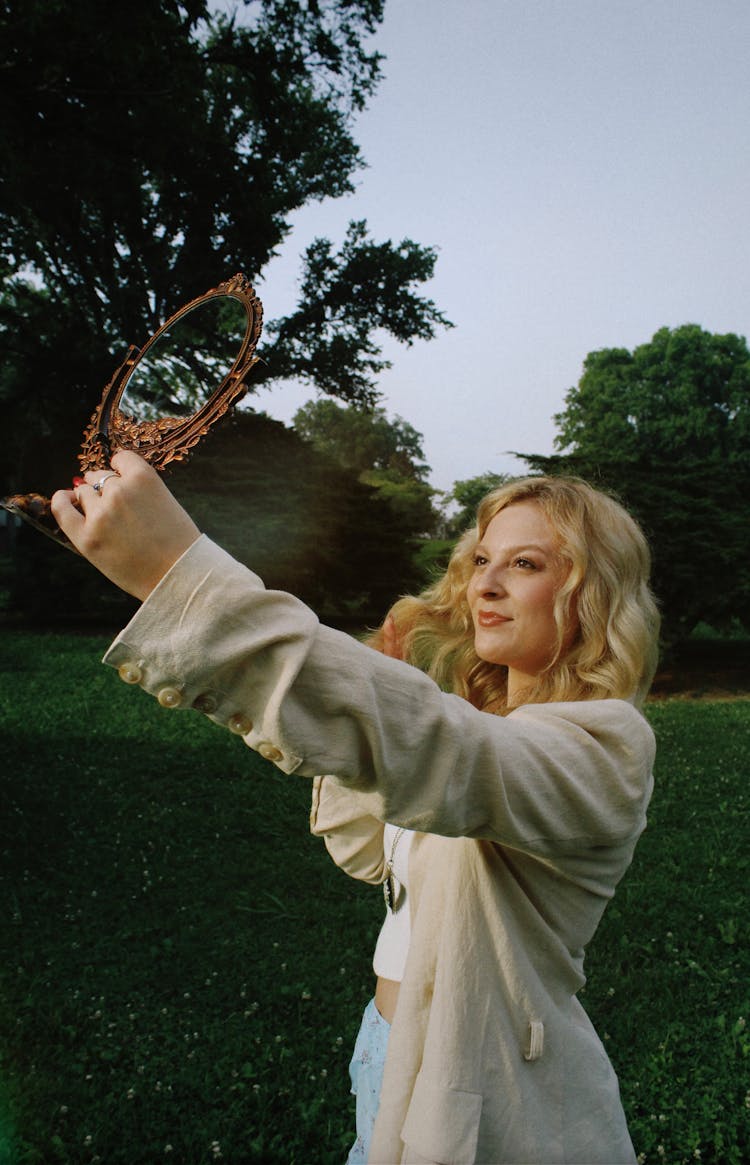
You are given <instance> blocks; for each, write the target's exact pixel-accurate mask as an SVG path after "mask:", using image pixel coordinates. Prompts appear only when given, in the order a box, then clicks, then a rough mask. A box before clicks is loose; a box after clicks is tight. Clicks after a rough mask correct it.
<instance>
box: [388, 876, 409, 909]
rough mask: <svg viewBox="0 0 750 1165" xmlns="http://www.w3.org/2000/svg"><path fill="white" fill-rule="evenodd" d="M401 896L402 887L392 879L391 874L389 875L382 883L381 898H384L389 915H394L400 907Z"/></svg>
mask: <svg viewBox="0 0 750 1165" xmlns="http://www.w3.org/2000/svg"><path fill="white" fill-rule="evenodd" d="M403 894H404V888H403V886H402V885H401V883H400V882H399V881H398V880H397V879H396V878H394V876H393V874H391V873H389V874H388V876H387V877H386V879H385V881H384V882H383V897H384V898H385V904H386V906H387V908H388V909H389V910H390V912H391V914H395V913H396V911H397V910H398V909H399V907H400V906H401V902H402V899H403Z"/></svg>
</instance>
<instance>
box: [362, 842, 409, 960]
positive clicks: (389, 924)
mask: <svg viewBox="0 0 750 1165" xmlns="http://www.w3.org/2000/svg"><path fill="white" fill-rule="evenodd" d="M413 837H414V833H413V831H412V830H411V829H401V828H400V827H399V826H396V825H388V824H386V827H385V830H384V832H383V852H384V853H385V861H386V870H388V869H390V879H387V880H386V883H385V884H384V890H385V889H387V888H388V883H389V882H390V896H391V899H392V903H391V905H390V906H386V912H385V919H384V921H383V925H382V926H381V928H380V934H379V935H378V941H377V943H376V944H375V954H374V955H373V960H372V968H373V970H374V972H375V974H376V975H379V976H380V977H381V978H383V979H393V980H394V981H395V982H397V983H400V982H401V980H402V979H403V977H404V968H405V967H406V956H407V954H408V953H409V939H410V937H411V920H410V917H409V849H410V848H411V840H412V838H413ZM387 902H388V895H387V894H386V903H387Z"/></svg>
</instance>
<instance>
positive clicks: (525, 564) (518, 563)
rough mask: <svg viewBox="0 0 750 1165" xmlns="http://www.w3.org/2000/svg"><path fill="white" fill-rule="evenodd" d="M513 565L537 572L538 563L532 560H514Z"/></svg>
mask: <svg viewBox="0 0 750 1165" xmlns="http://www.w3.org/2000/svg"><path fill="white" fill-rule="evenodd" d="M513 565H514V566H520V568H521V570H536V563H535V562H532V561H531V559H530V558H514V559H513Z"/></svg>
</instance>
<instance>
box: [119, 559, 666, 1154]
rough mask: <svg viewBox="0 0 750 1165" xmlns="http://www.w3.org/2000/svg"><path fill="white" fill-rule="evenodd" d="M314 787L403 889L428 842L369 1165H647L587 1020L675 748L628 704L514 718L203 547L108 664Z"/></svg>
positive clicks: (362, 870) (366, 856)
mask: <svg viewBox="0 0 750 1165" xmlns="http://www.w3.org/2000/svg"><path fill="white" fill-rule="evenodd" d="M105 662H107V663H109V664H111V665H113V666H115V667H117V668H118V670H119V672H120V675H121V676H122V678H123V679H124V680H126V681H127V682H130V683H137V684H140V685H141V686H142V687H143V688H144V689H145V690H146V691H148V692H150V693H152V694H153V695H155V696H156V697H157V698H158V699H159V701H160V702H161V703H162V704H163V705H164V706H165V707H168V708H191V707H192V708H196V709H198V710H200V711H202V712H203V713H205V714H207V715H210V716H211V718H212V719H214V720H215V721H216V722H218V723H220V724H223V725H225V726H226V727H228V728H230V729H231V730H233V731H235V732H238V733H240V734H241V735H242V736H243V737H244V739H245V741H246V743H247V744H248V745H249V746H250V747H251V748H254V749H257V751H258V752H260V753H261V755H263V756H265V757H267V758H268V759H269V760H272V761H273V762H274V763H275V764H276V765H277V766H278V767H279V768H280V769H281V770H282V771H284V772H287V773H296V774H299V775H300V776H307V777H310V778H316V777H318V774H320V773H326V774H329V775H328V776H327V777H326V778H324V779H320V778H319V779H317V780H315V781H314V787H313V792H314V796H313V813H312V828H313V830H314V832H316V833H319V834H322V835H323V836H324V837H325V838H326V844H327V845H328V847H329V849H330V850H331V852H332V854H333V856H334V857H335V860H336V861H337V862H338V863H339V864H340V865H342V866H343V867H344V868H345V869H347V870H348V872H350V873H352V874H353V875H354V876H357V877H364V878H366V879H368V880H371V881H378V880H380V879H381V878H382V873H383V869H382V863H383V853H382V823H383V822H384V821H391V822H393V823H394V824H398V825H403V826H405V827H407V828H410V829H413V830H416V831H418V832H419V833H420V834H421V835H422V836H419V837H417V838H415V839H414V844H413V846H412V850H411V855H410V870H409V876H410V898H411V911H412V941H411V945H410V950H409V956H408V960H407V966H406V971H405V976H404V980H403V982H402V986H401V992H400V996H399V1003H398V1008H397V1011H396V1015H395V1017H394V1022H393V1025H392V1030H391V1035H390V1040H389V1047H388V1057H387V1063H386V1070H385V1077H384V1081H383V1090H382V1095H381V1105H380V1111H379V1114H378V1119H377V1122H376V1126H375V1133H374V1138H373V1144H372V1151H371V1157H370V1160H371V1162H373V1163H377V1165H396V1163H399V1162H403V1163H407V1162H432V1163H439V1165H468V1163H470V1162H484V1163H486V1165H502V1163H507V1165H522V1163H539V1165H555V1163H558V1162H559V1163H561V1165H562V1163H563V1162H565V1163H568V1165H574V1163H575V1165H587V1163H597V1165H626V1163H627V1165H632V1163H633V1162H634V1161H635V1154H634V1152H633V1148H632V1144H631V1142H630V1138H629V1136H628V1132H627V1127H626V1123H625V1118H624V1114H623V1110H622V1106H621V1104H620V1099H619V1090H618V1086H617V1080H616V1077H615V1074H614V1072H613V1070H612V1067H611V1065H610V1063H609V1060H608V1058H607V1056H606V1054H605V1052H604V1049H603V1047H602V1045H601V1043H600V1041H599V1039H598V1037H597V1036H596V1033H595V1032H594V1030H593V1027H592V1025H591V1023H590V1022H589V1020H588V1018H587V1016H586V1014H585V1012H584V1010H583V1008H582V1007H581V1005H580V1004H579V1002H578V1000H577V998H576V992H577V991H578V990H580V988H581V986H582V985H583V982H584V975H583V954H584V948H585V945H586V943H587V942H588V941H589V939H590V938H591V936H592V935H593V933H594V931H595V929H596V926H597V924H598V922H599V919H600V918H601V915H602V913H603V911H604V908H605V906H606V904H607V902H608V900H609V899H610V898H611V896H612V894H613V892H614V888H615V886H616V884H617V882H618V881H619V879H620V878H621V877H622V875H623V873H624V872H625V870H626V869H627V867H628V865H629V863H630V861H631V858H632V854H633V849H634V846H635V843H636V841H637V839H638V837H639V835H640V833H641V832H642V830H643V828H644V825H645V820H646V818H645V813H646V807H647V804H648V800H649V797H650V793H651V788H652V778H651V766H652V762H653V752H654V744H653V735H652V733H651V730H650V728H649V727H648V724H647V723H646V721H645V720H644V718H643V717H642V716H641V715H640V713H639V712H637V711H636V710H635V709H634V708H633V707H632V706H631V705H630V704H628V703H626V702H624V701H619V700H600V701H588V702H581V703H568V704H544V705H527V706H524V707H522V708H518V709H517V710H515V711H514V712H512V713H511V714H510V715H508V716H507V717H504V718H503V717H498V716H493V715H490V714H487V713H483V712H479V711H477V710H476V709H475V708H473V707H472V706H471V705H470V704H468V703H467V702H466V701H464V700H462V699H460V698H458V697H456V696H452V695H446V694H444V693H442V692H441V691H440V690H439V689H438V688H437V687H436V686H435V685H434V684H433V683H432V681H431V680H430V679H428V678H427V677H426V676H424V675H423V674H422V673H421V672H419V671H417V670H416V669H415V668H412V667H410V666H408V665H407V664H404V663H401V662H400V661H398V660H392V659H388V658H386V657H385V656H382V655H380V654H378V653H377V652H374V651H372V650H371V649H369V648H367V647H363V646H362V645H361V644H358V643H356V642H355V641H354V640H353V639H351V638H350V637H349V636H346V635H343V634H341V633H339V632H336V631H332V630H331V629H329V628H326V627H322V626H320V625H319V623H318V620H317V619H316V617H315V615H314V614H313V613H312V612H311V611H310V610H309V609H308V608H307V607H305V606H304V605H303V604H302V603H300V602H299V601H298V600H296V599H294V598H293V597H292V596H290V595H286V594H283V593H281V592H272V591H267V590H265V588H264V587H263V584H262V582H261V580H260V579H259V578H258V577H257V576H256V575H254V574H252V573H251V572H250V571H248V570H246V569H245V568H244V567H242V566H240V565H239V564H238V563H236V562H235V561H234V560H233V559H231V558H230V557H229V556H228V555H226V554H225V553H224V552H223V551H221V550H220V549H219V548H218V547H216V546H214V545H213V544H212V543H211V542H209V540H208V539H206V538H204V537H203V538H200V539H199V540H198V541H197V542H196V543H194V544H193V546H192V547H191V548H190V549H189V550H188V551H187V552H186V554H185V555H183V557H182V558H181V559H180V561H179V562H178V563H176V564H175V566H174V567H173V568H172V570H171V571H170V572H169V573H168V575H166V576H165V578H164V579H163V580H162V581H161V583H160V584H159V586H158V587H157V588H156V590H155V591H154V592H153V593H152V595H151V596H150V597H149V599H148V600H147V602H146V603H145V604H144V605H143V607H142V608H141V609H140V611H139V612H138V613H137V614H136V616H135V617H134V619H133V620H131V622H130V624H129V625H128V627H127V628H126V629H125V630H124V631H123V632H122V633H121V634H120V635H119V636H118V638H117V639H116V640H115V642H114V644H113V645H112V647H111V648H110V649H109V651H108V652H107V654H106V656H105Z"/></svg>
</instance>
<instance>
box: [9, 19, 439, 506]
mask: <svg viewBox="0 0 750 1165" xmlns="http://www.w3.org/2000/svg"><path fill="white" fill-rule="evenodd" d="M382 12H383V0H314V2H313V0H309V2H307V0H250V2H249V3H247V4H245V5H244V8H243V18H242V23H240V21H239V19H238V18H237V16H236V15H234V16H226V15H223V14H221V13H218V12H215V11H213V10H210V9H209V6H208V4H207V3H206V0H127V3H125V2H124V0H113V2H112V3H109V4H106V5H101V4H99V3H97V2H95V0H73V2H72V3H71V2H67V3H62V2H61V0H24V3H21V2H20V0H5V2H4V3H3V5H2V6H1V7H0V44H1V45H2V48H0V54H1V55H0V62H1V64H2V67H0V96H1V98H2V110H3V112H2V117H1V120H0V148H1V149H2V154H3V167H2V175H1V176H0V275H2V278H3V284H4V292H3V297H2V301H0V356H1V357H2V359H0V365H1V366H2V367H3V369H4V372H3V376H2V380H1V381H0V392H1V393H2V403H3V408H4V417H5V423H6V434H8V431H9V430H10V434H8V435H11V434H12V436H11V439H10V440H9V441H8V442H7V444H6V450H5V453H4V457H3V461H4V464H3V465H0V471H2V475H3V476H4V477H5V479H6V483H5V484H6V488H15V489H28V488H36V489H44V488H48V487H49V485H51V484H54V483H55V476H54V475H57V474H59V471H60V468H61V462H62V458H63V452H62V451H63V448H64V449H65V451H66V452H65V456H66V457H67V458H68V460H72V458H73V453H74V449H75V446H71V445H69V444H68V441H69V438H70V434H71V430H72V431H75V432H78V433H80V431H81V429H82V427H83V425H84V424H85V422H86V421H87V420H88V417H89V415H90V413H91V410H92V408H93V405H94V403H95V402H96V400H97V398H98V396H99V394H100V392H101V388H102V386H103V384H104V383H105V382H106V380H107V379H108V378H109V376H110V375H111V372H112V370H113V367H114V364H115V363H116V362H117V358H118V357H119V355H120V353H121V352H122V350H123V348H124V346H125V345H126V344H127V343H130V342H143V340H144V339H145V338H146V337H147V336H148V335H149V334H150V333H151V332H153V331H154V330H155V328H156V327H157V326H158V324H159V323H161V322H162V320H163V319H164V318H165V316H166V315H167V314H169V312H170V311H172V310H174V309H175V308H176V307H177V306H179V305H180V304H181V303H183V302H185V301H186V300H188V299H190V298H193V297H194V296H195V295H198V294H201V293H202V292H204V291H205V290H206V289H207V288H208V287H210V286H213V285H215V284H216V283H217V282H219V281H220V280H221V279H223V278H226V277H227V276H229V275H231V274H233V273H234V272H235V271H238V270H242V271H244V272H245V274H247V275H248V277H250V278H251V279H252V280H254V281H255V280H257V279H258V278H259V277H260V275H261V272H262V270H263V268H264V267H265V265H266V264H267V263H268V261H269V260H270V259H271V258H272V257H273V255H274V254H275V253H276V251H277V250H278V247H279V245H280V244H281V242H282V241H283V240H284V238H285V237H286V235H287V234H288V232H289V230H290V222H289V219H290V215H291V214H292V212H293V211H294V210H296V209H297V208H299V207H301V206H303V205H304V204H305V203H307V202H309V201H310V200H319V199H322V198H325V197H334V198H335V197H338V196H340V195H341V194H344V193H346V192H348V191H351V190H352V189H353V181H352V178H353V175H354V174H355V173H356V171H357V169H358V168H360V167H361V166H362V165H363V159H362V157H361V154H360V151H359V149H358V147H357V145H356V144H355V142H354V140H353V137H352V132H351V131H352V117H353V115H354V114H355V113H356V112H357V111H359V110H361V109H362V108H363V107H364V106H365V104H366V102H367V101H368V99H369V98H370V97H371V96H372V94H373V93H374V91H375V88H376V85H377V82H378V78H379V75H380V57H379V55H378V54H377V53H371V52H368V51H367V50H366V48H365V47H364V45H365V41H366V38H367V36H368V35H369V34H371V33H372V32H373V31H374V29H375V28H376V26H377V24H378V22H379V21H380V20H381V19H382ZM434 262H435V252H434V250H432V249H431V248H429V247H423V246H420V245H418V244H417V243H414V242H412V241H410V240H405V241H403V242H399V243H398V244H393V243H390V242H385V243H375V242H373V241H372V240H371V239H369V238H368V235H367V230H366V226H365V224H363V223H356V224H352V226H351V228H350V230H349V233H348V235H347V238H346V240H345V242H344V244H343V246H342V248H341V249H340V251H339V252H335V251H334V248H333V246H332V245H331V244H330V242H327V241H326V240H318V241H317V242H315V243H314V244H313V245H312V246H311V247H310V248H309V250H308V252H307V254H306V256H305V258H304V262H303V277H302V281H301V294H300V301H299V303H298V305H297V306H296V308H295V309H294V310H292V311H291V312H290V313H289V314H288V315H286V316H282V317H280V318H277V319H275V320H272V321H271V322H270V324H269V325H268V327H267V331H266V340H267V342H266V344H265V348H264V352H263V354H264V357H265V360H266V365H265V369H266V372H265V375H266V377H292V376H299V377H301V378H303V379H306V380H308V381H309V382H311V383H312V384H315V385H316V386H317V387H319V388H321V389H322V390H324V391H326V392H331V393H338V394H340V395H342V396H343V397H346V398H349V399H352V400H361V401H367V402H372V401H373V400H374V399H376V396H377V392H376V388H375V378H376V376H377V374H378V372H379V371H380V370H381V369H382V368H383V367H385V366H386V363H387V362H386V361H385V360H384V359H383V358H382V354H381V350H380V348H379V347H378V345H377V343H376V342H375V340H374V339H373V334H374V331H375V329H382V328H385V329H387V330H389V331H390V332H391V333H392V334H393V335H394V336H396V337H397V338H398V339H399V340H401V341H403V342H406V343H409V342H411V341H412V340H413V339H416V338H429V337H430V336H432V335H433V334H434V332H435V329H436V328H437V327H439V326H441V325H443V324H447V321H446V320H445V319H444V317H443V316H442V314H441V313H440V312H439V311H438V309H437V308H436V307H435V305H434V304H433V303H432V302H431V301H430V300H428V299H425V298H423V297H420V295H419V294H417V290H416V288H417V287H418V285H419V284H421V283H423V282H424V281H425V280H427V279H429V278H430V276H431V274H432V271H433V267H434ZM42 425H46V426H47V427H48V428H49V429H50V433H51V434H52V436H53V441H52V442H51V444H54V437H55V436H56V435H58V434H61V437H60V439H59V448H56V450H55V452H54V455H47V456H45V457H44V458H43V459H42V458H40V457H39V450H38V446H37V444H36V440H37V437H38V435H39V431H40V426H42ZM62 438H64V442H65V444H64V445H63V443H62ZM48 453H50V454H52V449H50V450H49V451H48ZM42 461H43V462H44V464H42ZM33 462H35V463H36V466H37V471H38V472H39V471H41V472H42V475H43V476H45V477H46V478H47V480H38V479H36V480H34V479H33V478H28V479H26V478H25V474H26V472H27V468H28V466H29V465H31V464H32V463H33ZM22 466H23V467H25V468H23V470H22V468H21V467H22ZM45 470H46V473H45ZM22 473H23V475H24V478H23V479H22ZM57 480H59V478H58V479H57Z"/></svg>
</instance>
